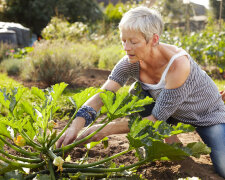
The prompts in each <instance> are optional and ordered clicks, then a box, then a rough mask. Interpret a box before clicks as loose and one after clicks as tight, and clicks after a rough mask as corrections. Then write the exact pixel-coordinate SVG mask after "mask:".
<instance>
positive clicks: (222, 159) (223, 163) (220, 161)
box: [211, 150, 225, 178]
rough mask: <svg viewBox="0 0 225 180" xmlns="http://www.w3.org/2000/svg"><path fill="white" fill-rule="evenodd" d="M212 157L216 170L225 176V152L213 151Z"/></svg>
mask: <svg viewBox="0 0 225 180" xmlns="http://www.w3.org/2000/svg"><path fill="white" fill-rule="evenodd" d="M211 159H212V162H213V166H214V168H215V171H216V172H217V173H218V174H219V175H220V176H222V177H223V178H225V152H223V151H222V152H221V151H220V152H219V151H213V150H212V153H211Z"/></svg>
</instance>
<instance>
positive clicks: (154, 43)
mask: <svg viewBox="0 0 225 180" xmlns="http://www.w3.org/2000/svg"><path fill="white" fill-rule="evenodd" d="M158 44H159V35H158V34H153V37H152V46H153V47H154V46H157V45H158Z"/></svg>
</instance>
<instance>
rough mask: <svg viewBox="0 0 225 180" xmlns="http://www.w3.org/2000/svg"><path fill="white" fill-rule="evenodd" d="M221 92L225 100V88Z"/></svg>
mask: <svg viewBox="0 0 225 180" xmlns="http://www.w3.org/2000/svg"><path fill="white" fill-rule="evenodd" d="M220 94H221V96H222V99H223V101H225V90H223V91H220Z"/></svg>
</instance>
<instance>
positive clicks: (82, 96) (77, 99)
mask: <svg viewBox="0 0 225 180" xmlns="http://www.w3.org/2000/svg"><path fill="white" fill-rule="evenodd" d="M102 91H103V90H101V89H97V88H94V87H90V88H87V89H85V90H84V91H82V92H80V93H77V94H75V95H74V96H72V98H70V99H72V103H73V105H75V108H76V109H79V108H80V107H81V106H82V105H83V104H84V103H85V102H86V101H87V100H88V99H89V98H91V97H92V96H94V95H95V94H97V93H99V92H102Z"/></svg>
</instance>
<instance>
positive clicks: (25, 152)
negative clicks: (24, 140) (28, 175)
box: [0, 136, 40, 157]
mask: <svg viewBox="0 0 225 180" xmlns="http://www.w3.org/2000/svg"><path fill="white" fill-rule="evenodd" d="M0 140H2V141H3V142H4V143H5V144H7V145H8V146H9V147H11V148H12V149H14V150H15V151H17V152H19V153H21V154H24V155H26V156H28V157H32V156H36V155H39V154H40V153H38V152H27V151H25V150H24V149H22V148H18V147H16V146H14V145H12V144H10V143H9V142H7V141H6V140H5V139H3V138H2V137H1V136H0Z"/></svg>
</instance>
